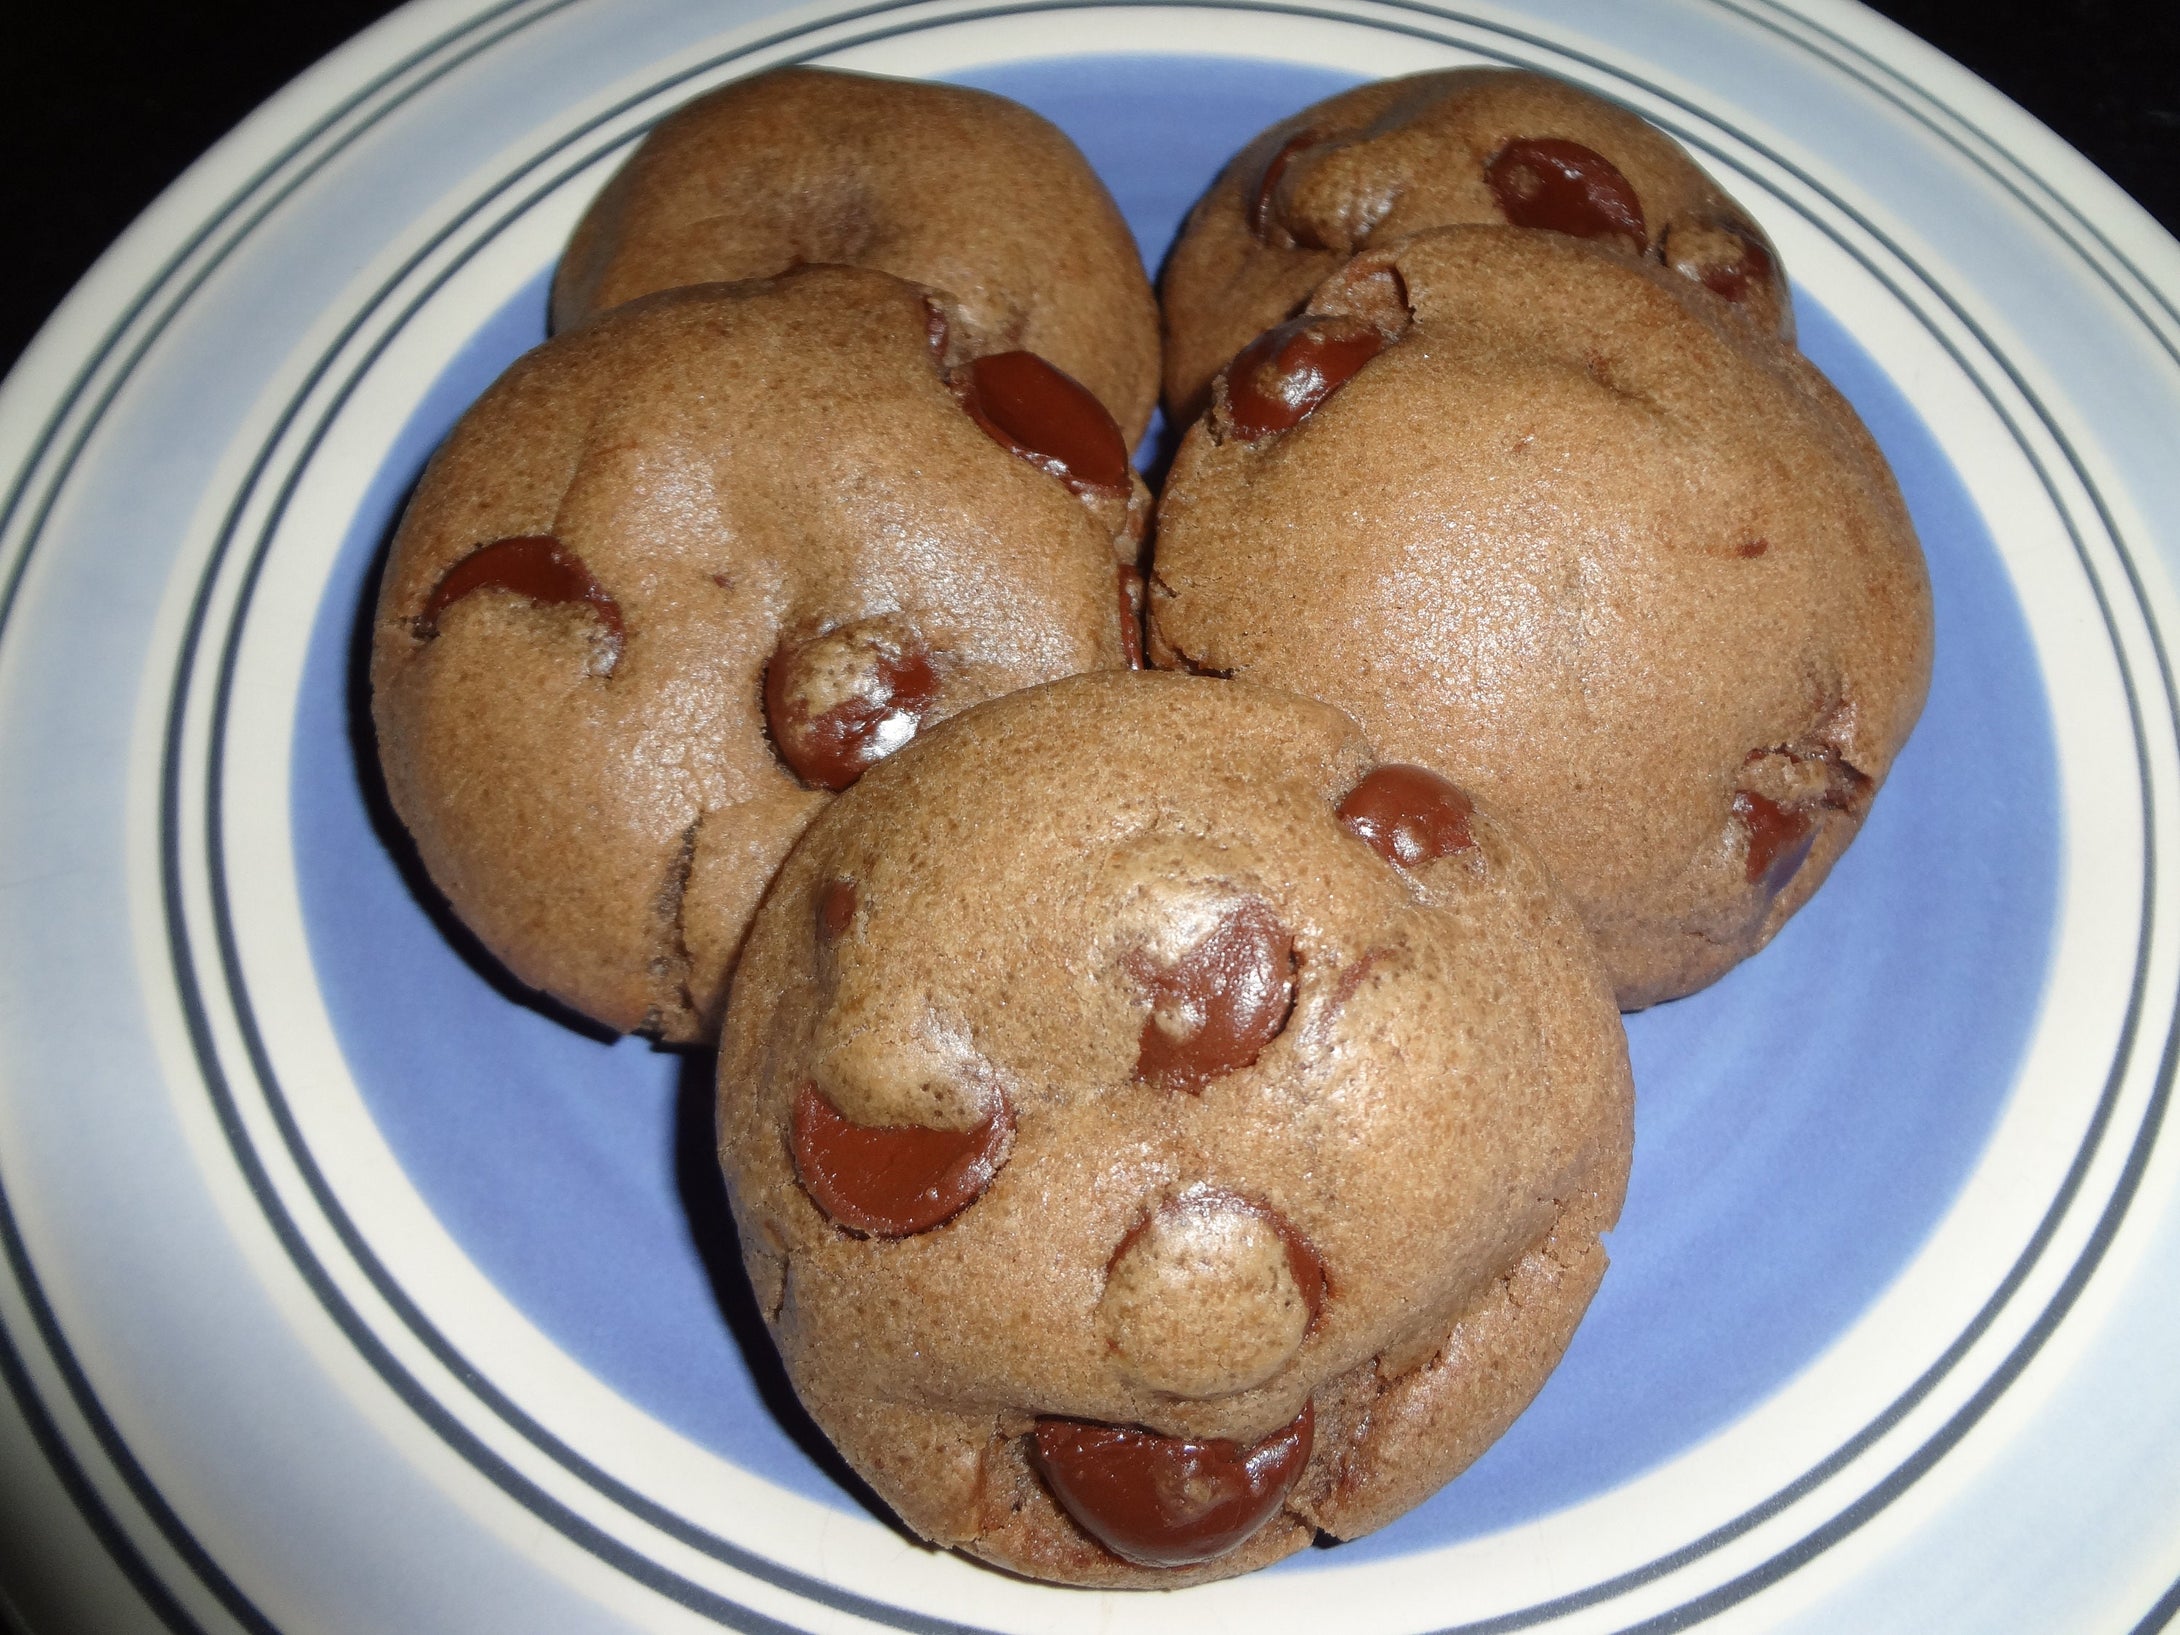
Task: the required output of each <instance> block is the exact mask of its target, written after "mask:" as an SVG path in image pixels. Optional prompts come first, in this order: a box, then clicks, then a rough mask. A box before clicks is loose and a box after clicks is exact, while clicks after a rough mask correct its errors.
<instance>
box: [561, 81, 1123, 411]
mask: <svg viewBox="0 0 2180 1635" xmlns="http://www.w3.org/2000/svg"><path fill="white" fill-rule="evenodd" d="M823 262H836V263H842V264H846V265H853V266H860V267H875V268H877V269H879V270H881V271H884V272H890V273H892V274H894V275H895V276H897V277H900V278H906V279H909V280H911V281H912V282H914V283H919V284H924V285H927V286H929V287H930V288H932V289H934V290H939V291H942V292H944V293H945V294H946V295H947V296H948V297H950V298H951V299H952V301H953V302H954V304H955V306H956V307H957V308H958V310H959V311H960V312H961V313H962V315H963V317H964V318H965V319H966V320H967V321H968V322H969V323H971V324H973V325H974V326H975V327H976V328H977V329H978V330H979V331H980V332H981V333H982V334H984V335H986V336H988V337H990V338H991V340H992V342H993V349H994V350H1001V349H1013V348H1019V349H1021V350H1024V351H1030V352H1035V353H1037V354H1039V355H1040V356H1042V357H1045V358H1047V359H1049V360H1050V361H1051V362H1052V363H1054V364H1055V365H1057V366H1058V367H1059V368H1060V369H1062V370H1064V371H1065V372H1066V373H1068V374H1069V375H1072V376H1073V377H1074V378H1075V379H1077V380H1079V381H1081V382H1082V383H1083V384H1084V385H1085V386H1087V387H1089V388H1090V390H1091V391H1092V392H1094V393H1095V394H1096V395H1097V397H1098V399H1099V401H1101V402H1102V403H1104V405H1105V407H1106V409H1107V411H1108V412H1109V413H1110V414H1111V415H1112V416H1113V418H1114V420H1116V421H1117V422H1118V423H1119V425H1120V428H1121V431H1122V434H1123V435H1124V436H1125V437H1126V439H1127V441H1128V445H1129V447H1131V448H1133V447H1134V445H1135V444H1136V442H1137V441H1138V440H1139V439H1141V437H1142V435H1143V430H1144V427H1145V426H1146V425H1147V424H1149V421H1150V412H1151V408H1152V405H1153V403H1154V402H1155V401H1156V398H1157V395H1158V307H1157V302H1156V300H1155V298H1154V297H1153V296H1152V294H1151V288H1150V282H1149V280H1148V279H1147V278H1146V277H1145V275H1144V272H1143V262H1142V258H1141V256H1140V255H1139V254H1138V253H1137V250H1136V245H1135V240H1134V238H1133V237H1132V236H1131V235H1130V233H1129V231H1128V226H1127V223H1126V222H1125V221H1123V220H1122V219H1121V215H1120V210H1119V207H1118V206H1117V205H1115V204H1114V203H1113V200H1112V195H1111V194H1109V193H1108V192H1107V191H1106V190H1105V185H1104V183H1102V182H1101V181H1099V180H1098V177H1097V173H1096V172H1095V171H1093V170H1092V169H1091V168H1090V165H1089V162H1088V161H1087V160H1085V159H1084V158H1083V156H1082V154H1081V153H1080V152H1079V151H1078V150H1077V149H1076V147H1075V145H1074V144H1073V143H1072V142H1070V141H1069V140H1068V139H1067V137H1066V136H1065V135H1063V134H1062V133H1061V131H1060V130H1059V128H1058V127H1057V126H1054V125H1053V124H1051V123H1050V122H1049V121H1047V120H1045V119H1042V118H1040V117H1039V116H1038V115H1036V114H1034V113H1032V112H1030V110H1029V109H1027V108H1024V107H1022V106H1021V105H1020V104H1018V103H1014V102H1009V101H1008V100H1007V99H1006V98H1004V97H998V96H993V95H992V94H991V93H989V92H986V91H973V90H968V89H965V88H963V87H960V86H953V85H936V84H930V83H926V82H923V81H919V80H900V79H883V78H879V77H877V76H875V75H870V74H852V73H843V72H841V71H839V70H836V69H824V68H782V69H776V70H774V71H772V72H770V73H766V74H760V75H757V76H756V77H754V78H752V79H746V80H738V81H736V82H735V83H733V84H731V85H726V86H723V87H721V88H720V89H719V90H716V91H713V92H710V93H709V94H707V95H705V96H701V97H698V98H697V99H696V100H695V101H693V102H691V103H689V104H688V105H687V106H685V107H683V108H680V109H677V110H676V111H675V112H674V113H672V114H670V115H668V116H667V117H666V118H665V119H664V120H662V121H660V123H659V124H658V126H657V127H656V128H655V129H654V130H653V131H652V132H651V134H650V135H649V136H647V137H646V138H645V139H644V141H643V143H642V145H641V146H640V147H638V148H637V149H636V151H635V152H634V153H633V154H631V155H630V156H629V159H628V162H627V163H626V164H624V165H623V166H622V167H621V169H620V170H619V172H617V173H616V174H615V175H614V177H613V179H612V180H611V181H609V182H607V184H606V186H605V190H604V191H603V192H601V193H600V194H599V195H598V198H597V199H596V200H595V201H594V202H593V203H592V205H591V207H590V209H589V210H588V211H587V212H586V213H585V214H584V216H583V219H582V222H581V223H580V224H579V225H578V226H577V228H576V230H575V236H574V238H573V239H572V240H570V242H569V244H568V248H567V251H566V253H565V254H564V255H563V256H562V257H561V261H560V267H559V270H558V272H557V274H556V276H555V278H554V280H553V324H554V327H555V328H556V329H567V328H570V327H572V326H573V325H575V324H577V323H580V322H581V321H582V320H583V319H585V318H587V317H589V316H590V315H591V314H593V313H596V312H600V311H603V310H605V309H606V308H608V307H613V306H618V305H619V304H620V303H621V302H623V301H628V300H632V299H634V298H635V297H637V296H639V295H647V294H649V293H651V292H652V291H654V290H662V289H672V288H675V287H677V286H679V285H683V284H705V283H715V282H725V281H731V280H736V279H745V278H762V277H766V276H769V275H771V274H773V273H778V272H783V271H785V270H787V269H788V268H790V267H797V266H802V265H805V264H814V263H823Z"/></svg>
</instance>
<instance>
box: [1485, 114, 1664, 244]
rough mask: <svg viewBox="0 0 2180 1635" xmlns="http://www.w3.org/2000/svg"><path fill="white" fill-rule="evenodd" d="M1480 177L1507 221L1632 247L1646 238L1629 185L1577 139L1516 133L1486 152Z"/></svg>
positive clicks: (1610, 164) (1616, 169)
mask: <svg viewBox="0 0 2180 1635" xmlns="http://www.w3.org/2000/svg"><path fill="white" fill-rule="evenodd" d="M1484 179H1485V180H1486V181H1487V182H1489V183H1490V184H1491V192H1492V196H1493V197H1494V198H1496V199H1497V200H1498V201H1499V210H1500V213H1501V214H1503V215H1504V216H1505V217H1506V219H1507V221H1508V223H1509V224H1510V225H1512V226H1515V227H1541V228H1543V229H1544V230H1545V231H1546V232H1552V233H1568V234H1572V235H1573V236H1574V237H1576V238H1618V239H1624V240H1626V241H1627V244H1628V247H1629V248H1630V249H1634V250H1641V249H1642V248H1643V247H1644V246H1645V245H1646V244H1648V243H1649V241H1650V240H1649V235H1648V234H1647V233H1646V232H1645V231H1644V228H1643V207H1642V201H1641V200H1640V199H1638V198H1637V197H1636V195H1635V189H1634V187H1633V186H1632V185H1630V184H1629V182H1628V179H1627V178H1626V177H1625V176H1623V175H1621V174H1620V171H1619V167H1618V166H1616V165H1614V164H1613V162H1612V161H1611V160H1610V159H1607V158H1606V157H1605V156H1604V155H1603V154H1601V153H1598V152H1596V151H1595V150H1594V149H1591V148H1586V147H1584V146H1583V145H1582V144H1581V143H1579V142H1569V141H1567V140H1566V139H1565V138H1564V137H1558V136H1526V137H1521V138H1519V139H1517V140H1515V141H1512V142H1509V143H1507V145H1506V146H1505V147H1503V148H1501V149H1500V150H1499V151H1498V153H1497V154H1495V155H1494V156H1493V157H1492V160H1491V163H1490V164H1489V165H1487V166H1485V167H1484Z"/></svg>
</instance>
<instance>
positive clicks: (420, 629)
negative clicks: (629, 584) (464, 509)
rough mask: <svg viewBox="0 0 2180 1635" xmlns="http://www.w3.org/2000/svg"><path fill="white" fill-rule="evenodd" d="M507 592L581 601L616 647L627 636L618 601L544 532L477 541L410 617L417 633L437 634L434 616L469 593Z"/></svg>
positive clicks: (535, 598) (544, 599)
mask: <svg viewBox="0 0 2180 1635" xmlns="http://www.w3.org/2000/svg"><path fill="white" fill-rule="evenodd" d="M480 590H511V591H513V592H514V593H515V594H516V595H517V596H525V597H528V598H529V599H530V600H531V601H533V602H543V603H547V604H552V603H558V602H581V603H584V604H585V605H587V606H588V607H589V608H590V610H591V612H593V613H595V614H596V615H597V616H598V622H599V623H600V624H602V625H604V626H605V629H606V634H607V635H608V636H609V637H611V638H612V641H613V649H614V651H615V653H616V654H617V653H618V652H619V651H620V646H621V641H622V639H623V638H624V636H625V635H626V634H627V631H626V629H625V628H624V627H623V625H622V623H621V609H620V604H619V603H617V602H615V601H614V600H613V598H612V597H611V596H609V595H607V594H606V589H605V587H604V586H603V585H601V584H599V583H598V581H597V580H595V579H593V578H592V577H591V573H590V569H589V568H587V567H585V566H584V565H583V559H582V558H581V557H579V556H577V555H576V554H575V553H574V552H573V551H571V550H569V549H568V548H567V547H566V546H565V545H563V544H561V543H560V541H559V540H557V539H554V538H553V537H552V536H551V535H550V534H525V535H523V536H521V537H520V538H517V539H496V540H494V541H492V543H491V544H489V545H480V546H478V547H477V548H476V549H475V550H473V551H471V552H470V553H469V554H468V555H467V556H465V557H463V558H462V559H461V561H459V562H457V563H455V564H454V566H453V567H451V568H449V569H447V571H446V572H445V573H444V574H443V575H442V576H441V577H440V580H439V583H438V584H436V585H434V586H433V587H432V592H431V595H430V596H429V597H427V598H426V599H425V602H424V611H423V612H422V613H420V614H418V615H417V617H416V633H417V634H418V635H419V636H425V637H430V636H436V635H438V634H439V616H440V615H441V614H442V613H444V612H446V610H447V609H448V608H450V607H452V606H453V605H454V604H455V603H456V602H459V601H460V600H461V599H462V598H463V597H465V596H467V595H469V594H470V593H471V592H473V591H480Z"/></svg>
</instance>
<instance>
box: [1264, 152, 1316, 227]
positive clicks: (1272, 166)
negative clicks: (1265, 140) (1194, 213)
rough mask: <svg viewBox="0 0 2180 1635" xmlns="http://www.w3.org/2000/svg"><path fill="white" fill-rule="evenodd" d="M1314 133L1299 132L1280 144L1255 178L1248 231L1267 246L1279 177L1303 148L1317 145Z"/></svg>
mask: <svg viewBox="0 0 2180 1635" xmlns="http://www.w3.org/2000/svg"><path fill="white" fill-rule="evenodd" d="M1317 142H1318V136H1317V133H1316V132H1315V131H1299V132H1297V133H1296V134H1295V135H1293V136H1290V137H1288V138H1287V140H1286V141H1284V142H1282V143H1281V144H1280V145H1279V147H1278V148H1277V150H1276V151H1274V152H1273V154H1272V156H1271V157H1270V158H1269V159H1267V160H1265V161H1264V171H1263V174H1261V175H1260V176H1258V177H1257V185H1256V187H1255V189H1254V190H1253V191H1252V192H1251V193H1250V195H1249V231H1250V232H1252V233H1254V234H1255V235H1256V236H1257V238H1258V239H1259V240H1260V241H1261V242H1263V243H1266V244H1269V243H1270V242H1271V233H1272V224H1273V220H1274V217H1273V214H1272V200H1273V195H1274V194H1275V193H1277V192H1278V190H1279V178H1280V177H1282V176H1284V175H1285V174H1286V173H1287V166H1288V164H1289V163H1291V162H1292V161H1293V159H1294V156H1295V155H1296V154H1298V153H1300V152H1301V151H1302V150H1303V149H1305V148H1313V147H1315V146H1316V145H1317Z"/></svg>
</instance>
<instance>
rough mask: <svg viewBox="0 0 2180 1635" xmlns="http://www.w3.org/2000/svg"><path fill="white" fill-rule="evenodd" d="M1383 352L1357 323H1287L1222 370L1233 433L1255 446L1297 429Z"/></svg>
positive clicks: (1373, 333)
mask: <svg viewBox="0 0 2180 1635" xmlns="http://www.w3.org/2000/svg"><path fill="white" fill-rule="evenodd" d="M1384 350H1385V337H1384V336H1383V335H1382V334H1380V333H1379V332H1378V331H1377V330H1375V329H1373V328H1372V327H1371V326H1370V325H1368V324H1366V323H1364V322H1362V321H1361V320H1360V319H1357V318H1341V317H1305V318H1291V319H1289V320H1288V321H1287V322H1286V323H1283V324H1281V325H1279V326H1278V327H1277V328H1274V329H1268V330H1266V331H1265V332H1264V333H1263V334H1261V335H1259V336H1258V337H1257V338H1256V339H1255V340H1253V341H1251V342H1250V343H1249V344H1248V345H1247V346H1245V347H1243V348H1242V349H1241V351H1240V353H1239V354H1238V355H1237V356H1236V357H1235V359H1234V361H1233V362H1232V363H1230V364H1228V365H1227V368H1226V407H1227V415H1228V417H1229V421H1230V423H1231V425H1232V427H1233V431H1234V434H1235V435H1236V436H1238V437H1241V438H1244V439H1247V440H1250V441H1254V440H1255V439H1257V438H1259V437H1265V436H1269V435H1270V434H1271V433H1273V432H1275V431H1286V430H1288V429H1290V428H1291V427H1294V426H1298V425H1300V424H1301V423H1302V421H1303V420H1304V419H1305V418H1306V417H1307V416H1309V415H1310V414H1311V413H1312V412H1313V411H1315V410H1316V408H1317V407H1318V405H1320V404H1321V403H1323V402H1324V401H1325V399H1326V398H1328V397H1330V396H1331V395H1332V394H1333V393H1334V392H1337V391H1338V390H1339V389H1340V388H1341V387H1342V386H1345V385H1346V384H1347V383H1348V382H1349V381H1350V380H1352V379H1353V378H1354V376H1355V373H1356V371H1358V370H1359V369H1361V368H1362V366H1363V365H1364V364H1366V363H1368V362H1369V361H1370V360H1371V359H1372V358H1374V357H1376V356H1377V355H1378V354H1379V353H1380V352H1382V351H1384Z"/></svg>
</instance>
